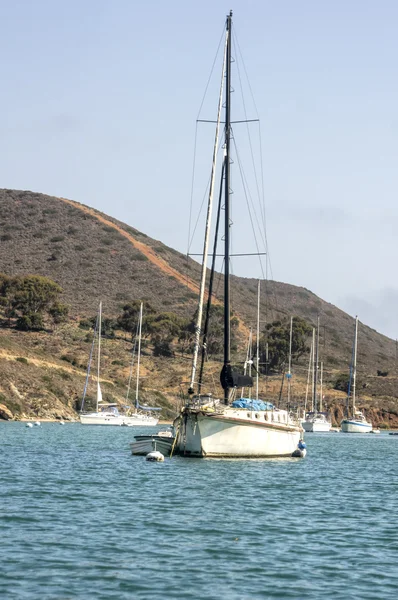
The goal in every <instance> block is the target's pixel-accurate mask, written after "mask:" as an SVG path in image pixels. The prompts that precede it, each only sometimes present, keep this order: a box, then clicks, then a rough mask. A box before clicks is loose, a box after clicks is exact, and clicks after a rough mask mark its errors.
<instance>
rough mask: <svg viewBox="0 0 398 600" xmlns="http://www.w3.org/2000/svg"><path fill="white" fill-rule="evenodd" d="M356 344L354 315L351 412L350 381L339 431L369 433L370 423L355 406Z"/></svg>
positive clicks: (356, 335) (371, 427)
mask: <svg viewBox="0 0 398 600" xmlns="http://www.w3.org/2000/svg"><path fill="white" fill-rule="evenodd" d="M357 346H358V317H355V334H354V348H353V362H352V363H351V364H352V371H351V374H350V375H351V376H352V413H351V416H350V415H349V406H348V405H349V399H350V385H351V376H350V383H349V387H348V394H347V416H346V418H345V419H343V420H342V421H341V423H340V426H341V431H343V432H344V433H370V432H371V431H372V429H373V426H372V423H370V422H369V421H367V420H366V417H365V415H364V414H363V413H362V411H360V410H357V408H356V406H355V391H356V377H357Z"/></svg>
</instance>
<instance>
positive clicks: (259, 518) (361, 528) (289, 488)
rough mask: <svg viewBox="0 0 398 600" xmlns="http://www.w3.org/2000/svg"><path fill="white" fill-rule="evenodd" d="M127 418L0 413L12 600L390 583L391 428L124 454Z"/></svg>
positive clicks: (353, 593)
mask: <svg viewBox="0 0 398 600" xmlns="http://www.w3.org/2000/svg"><path fill="white" fill-rule="evenodd" d="M131 438H132V431H131V430H130V429H128V428H108V429H107V428H96V427H82V426H81V425H79V424H67V425H65V426H64V427H62V428H61V427H59V425H58V424H52V423H48V424H43V425H42V427H40V428H39V427H38V428H33V429H27V428H25V427H24V424H22V423H1V424H0V439H1V448H2V469H1V472H0V501H1V506H2V512H1V517H0V539H1V545H0V594H2V597H4V598H6V599H8V598H13V599H14V598H16V599H21V600H25V599H26V600H36V599H37V598H40V599H44V600H46V599H48V600H50V599H51V600H54V599H56V600H69V599H73V600H75V599H80V598H81V599H83V598H85V599H86V598H96V599H99V600H102V599H104V600H105V599H106V600H109V599H115V600H116V599H117V600H127V599H131V598H133V599H136V598H137V599H152V598H157V597H161V596H162V597H165V598H169V599H173V598H180V599H187V600H188V599H192V600H213V599H214V600H215V599H219V598H228V600H242V599H243V600H244V599H250V600H252V599H264V598H270V599H273V598H275V599H276V598H284V599H290V598H294V599H299V598H300V599H303V600H307V599H308V600H319V599H320V598H322V597H325V598H331V597H333V600H340V599H341V600H343V599H344V600H347V599H354V600H356V599H358V600H359V599H361V600H367V599H369V600H370V599H372V600H374V599H376V600H377V599H383V600H388V599H389V598H391V599H392V598H395V597H396V590H397V587H398V567H397V561H398V534H397V526H398V510H397V508H398V507H397V500H396V490H397V483H398V472H397V469H396V454H397V444H398V439H397V438H393V437H389V436H387V435H384V434H381V435H379V436H363V437H362V436H359V437H356V436H355V435H354V436H350V435H343V434H340V435H335V434H330V435H328V434H324V435H316V434H314V435H312V436H308V438H307V443H308V447H309V453H308V455H307V458H306V459H305V460H286V459H276V460H269V461H266V460H252V461H250V460H198V459H183V458H178V457H177V458H175V459H173V460H166V461H165V462H164V463H158V464H149V463H146V462H145V460H144V459H143V458H141V457H132V456H131V455H130V452H129V446H128V443H129V442H130V441H131Z"/></svg>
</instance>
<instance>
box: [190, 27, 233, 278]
mask: <svg viewBox="0 0 398 600" xmlns="http://www.w3.org/2000/svg"><path fill="white" fill-rule="evenodd" d="M223 39H224V27H223V30H222V33H221V36H220V40H219V42H218V46H217V50H216V53H215V55H214V59H213V64H212V66H211V69H210V73H209V77H208V79H207V83H206V86H205V91H204V93H203V97H202V101H201V103H200V106H199V110H198V113H197V117H196V124H195V138H194V151H193V161H192V178H191V198H190V204H189V223H188V249H187V279H188V271H189V263H188V254H189V249H190V239H191V225H192V205H193V191H194V185H195V171H196V151H197V137H198V119H199V117H200V113H201V112H202V108H203V104H204V101H205V99H206V96H207V90H208V89H209V85H210V81H211V78H212V76H213V72H214V67H215V65H216V62H217V57H218V54H219V52H220V47H221V43H222V41H223ZM208 185H209V184H208ZM202 204H203V202H202Z"/></svg>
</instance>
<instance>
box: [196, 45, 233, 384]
mask: <svg viewBox="0 0 398 600" xmlns="http://www.w3.org/2000/svg"><path fill="white" fill-rule="evenodd" d="M227 41H228V33H227V34H226V36H225V46H224V58H223V66H222V74H221V85H220V96H219V100H218V111H217V124H216V133H215V139H214V149H213V162H212V169H211V177H210V189H209V200H208V204H207V216H206V230H205V239H204V243H203V256H202V274H201V279H200V289H199V305H198V312H197V315H196V323H195V344H194V352H193V358H192V370H191V382H190V385H189V389H188V394H193V393H194V384H195V376H196V369H197V364H198V356H199V345H200V335H201V327H202V314H203V304H204V297H205V287H206V274H207V256H208V253H209V239H210V227H211V216H212V210H213V196H214V183H215V179H216V168H217V150H218V139H219V132H220V121H221V111H222V100H223V88H224V76H225V61H226V53H227ZM199 393H200V390H199Z"/></svg>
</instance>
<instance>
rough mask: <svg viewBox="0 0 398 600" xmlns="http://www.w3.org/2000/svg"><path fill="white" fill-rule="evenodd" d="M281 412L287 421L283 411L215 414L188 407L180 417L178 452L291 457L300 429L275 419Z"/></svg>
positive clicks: (249, 456)
mask: <svg viewBox="0 0 398 600" xmlns="http://www.w3.org/2000/svg"><path fill="white" fill-rule="evenodd" d="M282 414H284V415H285V416H286V419H285V420H286V421H287V420H288V417H287V413H286V411H258V412H257V413H255V414H253V416H252V414H251V413H250V412H249V413H246V411H240V410H231V409H227V410H226V411H225V412H224V413H222V414H215V413H206V412H202V411H197V410H191V409H189V408H187V409H185V411H184V412H183V414H182V416H181V417H180V418H181V419H182V421H181V422H180V427H179V430H178V438H177V451H178V452H179V454H182V455H184V456H196V457H200V458H204V457H207V458H221V457H224V458H263V457H264V458H265V457H269V458H275V457H282V456H292V454H293V452H294V451H295V450H296V448H297V444H298V442H299V440H300V437H301V433H302V429H301V427H299V426H297V425H294V424H291V423H286V422H285V424H283V423H282V422H276V418H277V416H278V419H280V418H281V416H282ZM273 419H275V420H273ZM176 427H178V423H177V422H175V428H176Z"/></svg>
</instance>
